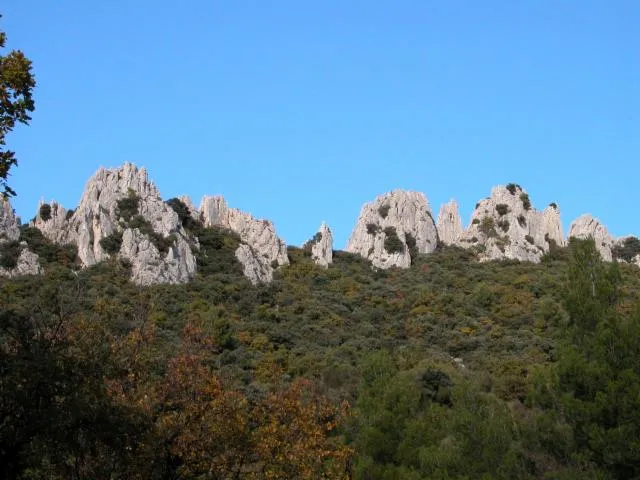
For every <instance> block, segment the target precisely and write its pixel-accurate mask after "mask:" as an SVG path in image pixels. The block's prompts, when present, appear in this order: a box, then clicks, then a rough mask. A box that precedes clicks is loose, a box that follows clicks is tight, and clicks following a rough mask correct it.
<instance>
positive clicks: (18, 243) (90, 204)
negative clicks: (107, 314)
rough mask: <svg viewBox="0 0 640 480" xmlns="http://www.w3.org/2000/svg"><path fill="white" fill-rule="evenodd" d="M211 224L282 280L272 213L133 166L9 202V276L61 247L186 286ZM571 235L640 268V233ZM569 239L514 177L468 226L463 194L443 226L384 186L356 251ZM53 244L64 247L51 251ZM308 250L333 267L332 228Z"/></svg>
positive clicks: (1, 212)
mask: <svg viewBox="0 0 640 480" xmlns="http://www.w3.org/2000/svg"><path fill="white" fill-rule="evenodd" d="M187 218H188V219H190V220H189V222H190V223H189V222H187ZM189 225H191V227H189ZM193 225H199V226H200V227H198V228H200V230H198V228H196V229H194V228H192V227H193ZM208 227H211V228H218V229H222V230H227V231H229V232H232V233H233V234H234V235H236V236H237V237H235V238H237V240H234V242H235V243H234V244H233V246H232V247H231V248H232V249H235V250H232V251H234V256H235V259H236V260H237V261H238V262H239V263H240V264H241V265H242V272H243V273H244V275H245V277H247V278H248V279H249V280H250V281H251V282H252V283H254V284H257V283H267V282H270V281H272V279H273V275H274V272H275V271H276V270H277V269H278V268H279V267H281V266H283V265H287V264H288V263H289V257H288V254H287V246H286V243H285V242H284V241H283V240H282V239H281V238H280V237H279V236H278V235H277V233H276V229H275V226H274V225H273V223H272V222H270V221H269V220H265V219H258V218H254V217H253V216H252V215H251V214H249V213H246V212H242V211H240V210H238V209H235V208H230V207H229V206H228V205H227V202H226V201H225V199H224V197H222V196H221V195H213V196H211V195H205V196H204V197H203V198H202V201H201V202H200V207H199V208H196V207H195V206H194V204H193V202H192V201H191V199H190V198H189V197H186V196H183V197H180V198H178V199H171V200H169V201H166V202H165V201H164V200H163V199H162V198H161V196H160V192H159V190H158V189H157V187H156V186H155V185H154V184H153V182H151V181H150V180H149V176H148V174H147V171H146V170H145V169H144V168H138V167H136V166H135V165H133V164H131V163H125V164H124V165H122V166H121V167H119V168H113V169H105V168H101V169H99V170H98V171H97V172H96V173H95V174H94V175H93V176H92V177H91V178H90V179H89V181H88V182H87V185H86V187H85V190H84V192H83V194H82V198H81V199H80V203H79V205H78V206H77V208H75V209H73V210H66V209H65V208H64V207H63V206H62V205H60V204H59V203H58V202H56V201H51V202H48V203H45V202H40V204H39V205H38V208H37V211H36V215H35V217H34V218H33V219H32V220H31V221H30V222H29V224H28V225H21V223H20V219H19V218H18V217H16V215H15V213H14V211H13V209H12V207H11V204H10V203H9V201H8V200H6V199H1V200H0V275H2V276H9V277H14V276H20V275H31V274H39V273H42V272H43V267H44V266H46V263H47V261H48V260H47V259H46V258H43V257H42V255H45V257H46V256H48V257H50V258H56V256H60V255H62V257H65V258H67V261H68V262H69V263H72V264H73V265H75V267H89V266H91V265H94V264H96V263H98V262H102V261H105V260H108V259H110V258H120V259H122V260H125V261H126V262H128V263H129V264H130V266H131V279H132V281H133V282H135V283H137V284H139V285H151V284H156V283H184V282H187V281H189V280H190V279H192V278H193V277H194V276H195V275H196V273H197V269H198V262H197V255H198V252H199V251H200V241H199V237H198V235H199V232H201V231H202V230H201V229H202V228H208ZM571 237H576V238H593V239H594V240H595V243H596V246H597V248H598V250H599V252H600V254H601V255H602V257H603V259H605V260H607V261H612V260H614V259H615V260H619V261H624V262H627V263H635V264H637V265H639V266H640V240H638V239H637V238H636V237H633V236H626V237H622V238H618V239H615V238H613V237H612V236H611V235H610V234H609V232H608V231H607V229H606V227H605V226H604V225H603V224H602V223H601V222H600V221H599V220H598V219H595V218H593V217H592V216H591V215H583V216H581V217H579V218H578V219H576V220H575V221H574V222H573V223H572V224H571V227H570V229H569V235H568V238H571ZM568 238H565V237H564V236H563V233H562V223H561V221H560V209H559V208H558V206H557V205H556V204H554V203H552V204H550V205H549V206H547V207H546V208H545V209H544V210H537V209H536V208H534V206H533V204H532V202H531V199H530V198H529V194H528V193H527V192H526V191H525V190H524V189H523V188H522V187H520V186H519V185H517V184H514V183H511V184H508V185H499V186H496V187H494V188H493V189H492V190H491V194H490V196H489V197H487V198H484V199H482V200H480V201H479V202H478V203H477V204H476V207H475V209H474V211H473V213H472V215H471V221H470V223H469V225H468V226H467V227H466V228H464V227H463V223H462V219H461V217H460V212H459V208H458V204H457V203H456V202H455V200H451V201H450V202H448V203H446V204H444V205H442V206H441V207H440V210H439V214H438V221H437V223H436V222H434V219H433V215H432V212H431V208H430V206H429V202H428V201H427V198H426V196H425V195H424V194H423V193H420V192H413V191H406V190H394V191H392V192H389V193H385V194H383V195H380V196H378V197H377V198H376V199H375V200H374V201H373V202H370V203H366V204H365V205H364V206H363V207H362V209H361V211H360V216H359V217H358V219H357V222H356V225H355V227H354V228H353V231H352V233H351V236H350V238H349V241H348V244H347V248H346V250H347V251H348V252H351V253H354V254H357V255H360V256H361V257H363V258H365V259H367V260H369V261H370V262H371V264H372V266H373V267H374V268H382V269H385V268H390V267H400V268H407V267H409V266H410V265H411V263H412V261H413V260H414V259H415V257H416V256H417V255H418V254H428V253H431V252H433V251H434V250H435V249H436V248H438V246H440V245H451V246H458V247H463V248H467V249H471V250H473V251H474V252H475V254H476V258H477V259H478V260H479V261H491V260H500V259H513V260H520V261H530V262H539V261H540V259H541V258H542V256H543V255H544V254H546V253H547V252H550V251H552V250H553V249H554V248H556V247H562V246H564V245H566V244H567V241H568ZM39 239H43V240H39ZM45 239H46V240H45ZM44 241H47V242H50V244H51V245H57V246H58V248H59V250H58V251H53V250H51V249H50V248H43V245H44V244H43V242H44ZM303 250H305V251H306V252H307V253H306V254H307V255H309V256H311V258H312V259H313V261H314V262H315V263H316V264H317V265H319V266H321V267H324V268H328V267H329V266H330V265H331V264H332V262H333V234H332V232H331V229H330V228H329V227H328V225H327V224H326V223H322V225H321V226H320V229H319V230H318V232H317V233H316V234H315V235H314V237H313V238H312V239H311V240H309V241H308V242H307V243H305V245H304V246H303Z"/></svg>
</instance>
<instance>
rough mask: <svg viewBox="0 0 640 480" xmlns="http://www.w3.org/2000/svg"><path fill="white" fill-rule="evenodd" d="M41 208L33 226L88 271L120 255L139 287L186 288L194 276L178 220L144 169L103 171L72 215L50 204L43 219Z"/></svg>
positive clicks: (192, 260)
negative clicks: (73, 251) (68, 247)
mask: <svg viewBox="0 0 640 480" xmlns="http://www.w3.org/2000/svg"><path fill="white" fill-rule="evenodd" d="M42 205H43V204H41V205H40V208H39V209H38V213H37V215H36V218H35V220H34V222H33V226H35V227H36V228H38V229H40V230H41V231H42V232H43V234H44V235H45V236H46V237H47V238H48V239H49V240H51V241H52V242H55V243H58V244H65V243H70V244H73V245H76V246H77V247H78V257H79V259H80V261H81V263H82V265H83V266H85V267H86V266H91V265H94V264H95V263H97V262H100V261H103V260H106V259H108V258H110V257H111V256H112V255H120V256H121V257H123V258H126V259H127V260H129V261H130V262H131V267H132V280H133V281H134V282H135V283H138V284H140V285H150V284H154V283H184V282H186V281H188V280H189V279H190V278H191V277H193V276H194V275H195V272H196V260H195V256H194V255H193V253H192V252H191V249H190V247H189V242H188V238H187V234H186V232H185V231H184V229H183V228H182V225H181V223H180V220H179V218H178V215H177V214H176V213H175V212H174V211H173V209H171V207H169V206H168V205H167V204H166V203H165V202H164V201H162V198H160V193H159V192H158V190H157V188H156V187H155V185H154V184H153V183H152V182H151V181H149V178H148V175H147V171H146V170H145V169H144V168H141V169H138V168H137V167H136V166H135V165H132V164H130V163H126V164H124V165H123V166H122V167H120V168H116V169H104V168H101V169H100V170H98V171H97V172H96V173H95V175H93V177H91V178H90V179H89V181H88V182H87V185H86V187H85V190H84V193H83V195H82V198H81V200H80V204H79V205H78V208H76V210H75V211H73V212H71V213H68V212H67V211H66V210H65V209H64V208H62V207H61V206H60V205H58V204H57V203H55V202H52V203H51V204H50V205H49V208H47V209H46V210H45V216H44V217H43V209H42ZM106 244H109V247H105V245H106ZM107 249H108V250H109V251H107Z"/></svg>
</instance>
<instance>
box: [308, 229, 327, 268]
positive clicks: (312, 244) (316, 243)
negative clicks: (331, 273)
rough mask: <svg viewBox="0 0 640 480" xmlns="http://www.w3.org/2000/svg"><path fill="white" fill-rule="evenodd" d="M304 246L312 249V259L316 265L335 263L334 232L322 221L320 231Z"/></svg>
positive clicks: (322, 265) (325, 265) (324, 265)
mask: <svg viewBox="0 0 640 480" xmlns="http://www.w3.org/2000/svg"><path fill="white" fill-rule="evenodd" d="M303 248H309V249H310V250H311V259H312V260H313V261H314V262H315V263H316V265H320V266H321V267H325V268H327V267H328V266H329V265H331V263H333V234H332V233H331V229H330V228H329V226H328V225H327V224H326V223H324V222H322V225H320V229H319V230H318V233H316V234H315V235H314V236H313V238H312V239H311V240H309V241H308V242H307V243H306V244H305V245H304V247H303Z"/></svg>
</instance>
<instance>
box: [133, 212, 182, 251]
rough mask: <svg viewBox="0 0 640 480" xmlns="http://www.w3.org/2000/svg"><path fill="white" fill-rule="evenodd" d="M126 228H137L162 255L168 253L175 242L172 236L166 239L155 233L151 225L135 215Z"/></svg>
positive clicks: (140, 216)
mask: <svg viewBox="0 0 640 480" xmlns="http://www.w3.org/2000/svg"><path fill="white" fill-rule="evenodd" d="M128 227H129V228H137V229H138V230H139V231H140V233H142V234H143V235H146V236H147V237H149V240H151V243H153V244H154V245H155V247H156V248H157V249H158V251H159V252H160V253H161V254H163V255H165V254H166V253H167V252H169V248H170V247H171V246H172V245H173V244H174V242H175V240H176V237H175V235H173V234H171V235H169V236H168V237H163V236H162V235H161V234H159V233H158V232H156V231H155V230H154V229H153V227H152V226H151V223H149V222H148V221H147V220H146V219H145V218H144V217H143V216H142V215H136V216H135V217H133V218H132V219H131V221H130V222H129V223H128Z"/></svg>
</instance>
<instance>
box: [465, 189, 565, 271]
mask: <svg viewBox="0 0 640 480" xmlns="http://www.w3.org/2000/svg"><path fill="white" fill-rule="evenodd" d="M456 243H457V244H458V245H460V246H464V247H470V246H475V247H477V249H478V250H479V258H480V260H497V259H503V258H508V259H515V260H526V261H530V262H538V261H539V260H540V258H541V257H542V255H543V254H545V253H546V252H548V251H549V249H550V248H551V246H552V245H557V246H561V245H563V244H564V240H563V237H562V225H561V223H560V211H559V209H558V207H557V205H555V204H554V205H550V206H549V207H547V208H546V209H545V210H544V211H542V212H541V211H539V210H536V209H535V208H533V205H532V203H531V200H530V199H529V194H528V193H527V192H526V191H525V190H523V189H522V187H520V186H519V185H516V184H509V185H506V186H497V187H494V188H493V189H492V191H491V195H490V196H489V197H488V198H485V199H483V200H480V201H479V202H478V203H477V205H476V208H475V210H474V211H473V214H472V215H471V224H470V225H469V226H468V227H467V229H466V230H465V232H464V233H463V234H462V235H461V236H460V238H459V239H458V241H457V242H456Z"/></svg>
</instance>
